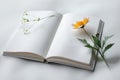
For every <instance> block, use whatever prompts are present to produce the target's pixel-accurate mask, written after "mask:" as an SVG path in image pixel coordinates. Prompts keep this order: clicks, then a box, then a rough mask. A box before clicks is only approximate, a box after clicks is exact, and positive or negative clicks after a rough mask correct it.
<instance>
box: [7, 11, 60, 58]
mask: <svg viewBox="0 0 120 80" xmlns="http://www.w3.org/2000/svg"><path fill="white" fill-rule="evenodd" d="M28 14H30V15H31V16H32V17H33V18H34V17H40V18H44V17H47V16H50V15H56V16H55V17H51V18H48V19H44V20H41V21H40V22H38V23H36V24H34V25H33V28H31V31H30V33H28V34H24V33H23V28H22V27H23V26H26V27H29V26H31V23H29V24H28V25H21V27H20V28H18V29H17V31H16V33H14V34H13V37H12V38H11V39H10V40H9V41H8V44H7V45H6V49H5V51H9V52H32V53H36V54H39V55H41V56H43V57H45V56H46V54H47V51H48V48H49V47H50V44H51V41H52V40H53V37H54V34H55V32H56V30H57V28H58V24H59V22H60V20H61V17H62V16H61V15H60V14H58V13H55V12H53V11H29V12H28ZM31 16H30V17H31Z"/></svg>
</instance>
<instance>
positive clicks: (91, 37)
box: [82, 28, 94, 43]
mask: <svg viewBox="0 0 120 80" xmlns="http://www.w3.org/2000/svg"><path fill="white" fill-rule="evenodd" d="M82 29H83V31H84V32H85V33H86V34H87V35H88V36H89V38H90V39H91V41H92V42H93V43H94V41H93V39H92V37H91V36H90V34H89V33H88V32H87V31H86V30H85V28H82Z"/></svg>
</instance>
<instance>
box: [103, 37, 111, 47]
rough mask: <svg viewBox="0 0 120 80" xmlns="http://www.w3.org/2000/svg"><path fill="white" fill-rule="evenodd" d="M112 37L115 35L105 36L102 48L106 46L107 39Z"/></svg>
mask: <svg viewBox="0 0 120 80" xmlns="http://www.w3.org/2000/svg"><path fill="white" fill-rule="evenodd" d="M111 37H113V35H110V36H105V38H104V40H103V41H102V49H103V48H104V46H105V44H106V42H107V40H108V39H110V38H111Z"/></svg>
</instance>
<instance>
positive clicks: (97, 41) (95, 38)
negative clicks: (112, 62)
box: [92, 36, 101, 47]
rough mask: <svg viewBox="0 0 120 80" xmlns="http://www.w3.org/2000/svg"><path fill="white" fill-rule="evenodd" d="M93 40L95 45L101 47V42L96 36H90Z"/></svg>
mask: <svg viewBox="0 0 120 80" xmlns="http://www.w3.org/2000/svg"><path fill="white" fill-rule="evenodd" d="M92 38H93V40H94V44H95V46H96V45H97V46H98V47H101V42H100V40H99V39H98V37H95V36H92Z"/></svg>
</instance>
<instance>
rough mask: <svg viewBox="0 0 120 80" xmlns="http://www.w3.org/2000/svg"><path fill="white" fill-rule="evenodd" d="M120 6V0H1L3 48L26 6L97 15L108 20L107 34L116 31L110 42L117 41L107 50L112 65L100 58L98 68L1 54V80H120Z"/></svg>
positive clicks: (17, 25) (105, 20) (0, 31)
mask: <svg viewBox="0 0 120 80" xmlns="http://www.w3.org/2000/svg"><path fill="white" fill-rule="evenodd" d="M119 8H120V1H119V0H0V51H2V49H3V47H4V45H5V43H6V41H7V40H8V38H9V37H10V35H11V34H12V32H13V31H14V30H15V29H16V28H17V27H19V24H20V19H21V15H22V13H23V12H24V11H25V10H54V11H57V12H60V13H62V14H64V13H68V12H71V13H79V14H80V15H91V16H97V17H99V18H101V19H102V20H104V22H105V28H104V33H103V36H105V35H110V34H114V37H113V38H112V39H111V40H109V42H114V43H115V45H114V46H113V47H112V49H111V50H109V51H108V52H107V53H106V57H107V61H108V63H109V64H110V67H111V69H110V70H109V69H108V68H107V67H106V65H105V64H104V63H103V62H102V61H100V60H99V61H98V63H97V66H96V70H95V71H94V72H90V71H86V70H82V69H77V68H73V67H68V66H63V65H57V64H44V63H40V62H34V61H28V60H23V59H18V58H13V57H6V56H2V54H1V55H0V80H63V79H64V80H108V79H109V80H119V79H120V76H119V73H120V49H119V45H120V42H119V40H120V31H119V30H120V20H119V19H120V15H119V14H120V9H119ZM1 53H2V52H1Z"/></svg>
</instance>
